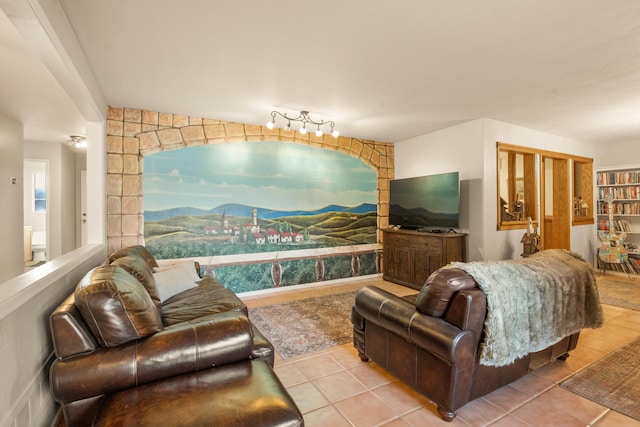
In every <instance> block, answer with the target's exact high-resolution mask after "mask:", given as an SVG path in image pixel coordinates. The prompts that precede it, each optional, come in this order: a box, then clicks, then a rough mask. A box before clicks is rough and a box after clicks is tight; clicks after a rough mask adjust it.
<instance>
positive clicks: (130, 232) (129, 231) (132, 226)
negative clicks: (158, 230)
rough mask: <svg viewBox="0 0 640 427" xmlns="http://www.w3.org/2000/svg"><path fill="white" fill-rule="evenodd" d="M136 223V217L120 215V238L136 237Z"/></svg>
mask: <svg viewBox="0 0 640 427" xmlns="http://www.w3.org/2000/svg"><path fill="white" fill-rule="evenodd" d="M138 221H139V220H138V215H122V236H137V235H138V234H139V232H138V231H139V229H140V227H139V226H138V224H139V223H138Z"/></svg>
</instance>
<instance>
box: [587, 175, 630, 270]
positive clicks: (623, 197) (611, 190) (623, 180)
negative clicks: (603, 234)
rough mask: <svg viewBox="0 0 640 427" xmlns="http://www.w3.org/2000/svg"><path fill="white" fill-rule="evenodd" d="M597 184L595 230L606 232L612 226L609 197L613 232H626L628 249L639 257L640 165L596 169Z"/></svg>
mask: <svg viewBox="0 0 640 427" xmlns="http://www.w3.org/2000/svg"><path fill="white" fill-rule="evenodd" d="M596 186H597V199H598V200H597V207H596V215H597V225H598V231H609V229H610V227H611V226H610V222H609V217H608V204H607V199H609V200H611V201H612V205H613V212H612V213H613V226H615V231H618V232H620V231H624V232H625V233H626V234H627V237H626V239H625V246H626V248H627V252H628V253H629V255H631V256H632V257H634V258H638V257H640V250H639V248H640V165H634V166H625V167H620V168H603V169H600V170H598V171H597V172H596ZM634 261H635V260H634Z"/></svg>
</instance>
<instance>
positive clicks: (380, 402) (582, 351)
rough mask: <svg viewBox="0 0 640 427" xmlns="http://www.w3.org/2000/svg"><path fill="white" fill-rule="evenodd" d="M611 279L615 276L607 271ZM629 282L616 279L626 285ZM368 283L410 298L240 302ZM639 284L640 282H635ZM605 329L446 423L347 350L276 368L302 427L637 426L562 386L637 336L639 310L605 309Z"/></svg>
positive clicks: (639, 333) (585, 335)
mask: <svg viewBox="0 0 640 427" xmlns="http://www.w3.org/2000/svg"><path fill="white" fill-rule="evenodd" d="M607 274H614V273H607ZM625 277H626V276H623V275H621V276H620V279H621V280H623V279H624V278H625ZM365 284H373V285H376V286H379V287H382V288H384V289H387V290H389V291H391V292H395V293H398V294H401V295H406V294H410V293H414V292H415V291H414V290H412V289H408V288H405V287H402V286H399V285H395V284H393V283H389V282H385V281H383V280H382V279H368V280H361V281H355V282H349V283H347V284H339V285H331V286H327V287H313V288H308V289H304V290H299V289H298V290H295V291H285V290H283V291H282V292H278V293H273V294H270V295H266V296H251V297H249V296H247V297H245V298H243V299H244V300H245V302H246V304H247V305H248V306H250V307H253V306H259V305H268V304H274V303H277V302H284V301H288V300H294V299H302V298H308V297H311V296H319V295H326V294H328V293H334V292H345V291H347V290H350V289H357V288H359V287H361V286H364V285H365ZM638 286H640V281H639V282H638ZM603 309H604V314H605V324H604V327H603V328H601V329H597V330H592V329H587V330H585V331H583V332H582V333H581V335H580V340H579V341H578V347H577V348H576V349H575V350H574V351H573V352H572V353H571V355H570V357H569V358H568V359H567V360H566V361H565V362H560V361H558V362H555V363H552V364H549V365H547V366H545V367H542V368H540V369H538V370H536V371H534V372H532V373H530V374H528V375H527V376H525V377H523V378H521V379H519V380H517V381H516V382H514V383H512V384H510V385H507V386H505V387H502V388H501V389H499V390H496V391H495V392H493V393H491V394H489V395H487V396H485V397H482V398H480V399H477V400H475V401H473V402H470V403H468V404H467V405H465V406H464V407H463V408H461V409H460V410H459V411H458V416H457V417H456V418H455V419H454V420H453V422H451V423H447V422H444V421H442V420H441V419H440V417H439V416H438V415H437V410H436V407H435V406H434V405H433V404H432V403H430V402H429V401H428V400H427V399H426V398H425V397H423V396H421V395H420V394H418V393H416V392H415V391H413V390H412V389H411V388H409V387H407V386H405V385H403V384H402V383H400V382H399V381H397V380H396V379H395V378H394V377H393V376H391V375H390V374H388V373H386V372H385V371H384V370H382V369H381V368H379V367H378V366H376V365H375V363H373V362H369V363H363V362H361V361H360V359H359V357H358V356H357V353H356V351H355V349H354V348H353V346H352V345H351V344H346V345H343V346H339V347H334V348H330V349H327V350H324V351H321V352H318V353H313V354H307V355H304V356H300V357H296V358H290V359H282V358H281V357H276V363H275V370H276V372H277V374H278V376H279V377H280V379H281V381H282V382H283V383H284V385H285V386H286V387H287V389H288V390H289V393H290V394H291V395H292V396H293V398H294V400H295V401H296V403H297V404H298V406H299V408H300V410H301V411H302V412H303V414H304V418H305V425H306V426H307V427H326V426H330V427H343V426H344V427H348V426H362V427H373V426H385V427H403V426H404V427H407V426H414V427H418V426H420V427H422V426H425V427H428V426H451V427H454V426H489V425H491V426H495V427H499V426H508V427H518V426H551V425H553V426H563V427H564V426H598V427H607V426H616V427H620V426H640V422H638V421H636V420H634V419H632V418H629V417H626V416H624V415H621V414H619V413H617V412H615V411H612V410H610V409H609V408H607V407H604V406H601V405H598V404H596V403H594V402H592V401H590V400H588V399H585V398H582V397H580V396H578V395H576V394H573V393H571V392H569V391H566V390H564V389H562V388H560V387H559V385H558V384H559V383H560V382H562V381H563V380H564V379H565V378H567V377H568V376H570V375H572V374H573V373H574V372H576V371H578V370H580V369H582V368H584V367H585V366H587V365H589V364H590V363H593V362H594V361H596V360H597V359H599V358H601V357H603V356H604V355H606V354H607V353H609V352H611V351H613V350H615V349H617V348H618V347H620V346H622V345H624V344H626V343H628V342H630V341H632V340H633V339H634V338H636V337H638V336H640V312H639V311H633V310H627V309H623V308H619V307H614V306H609V305H603Z"/></svg>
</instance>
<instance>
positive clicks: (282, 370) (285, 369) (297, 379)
mask: <svg viewBox="0 0 640 427" xmlns="http://www.w3.org/2000/svg"><path fill="white" fill-rule="evenodd" d="M274 371H275V372H276V375H277V376H278V378H280V381H282V384H284V386H285V387H289V386H294V385H296V384H301V383H303V382H306V381H309V380H308V378H307V376H306V375H305V374H304V372H302V369H300V367H299V366H298V365H296V364H295V363H289V364H286V365H277V366H276V367H275V368H274Z"/></svg>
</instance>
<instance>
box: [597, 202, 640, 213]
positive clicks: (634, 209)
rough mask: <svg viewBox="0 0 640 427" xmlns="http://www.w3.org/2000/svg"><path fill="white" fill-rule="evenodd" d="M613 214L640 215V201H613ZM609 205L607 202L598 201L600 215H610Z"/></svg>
mask: <svg viewBox="0 0 640 427" xmlns="http://www.w3.org/2000/svg"><path fill="white" fill-rule="evenodd" d="M612 208H613V212H612V213H613V214H614V215H640V203H638V202H630V203H622V202H618V203H613V205H612ZM608 214H609V207H608V205H607V203H606V202H604V201H602V200H599V201H598V215H608Z"/></svg>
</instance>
